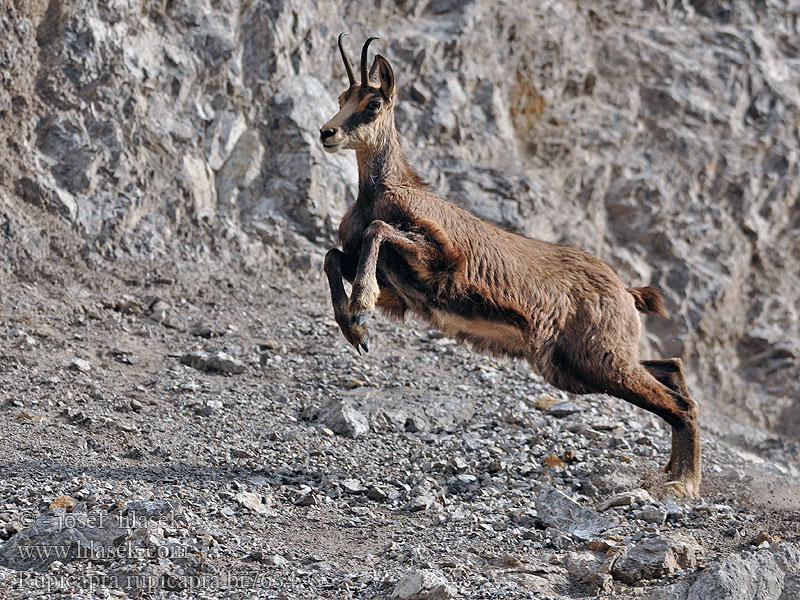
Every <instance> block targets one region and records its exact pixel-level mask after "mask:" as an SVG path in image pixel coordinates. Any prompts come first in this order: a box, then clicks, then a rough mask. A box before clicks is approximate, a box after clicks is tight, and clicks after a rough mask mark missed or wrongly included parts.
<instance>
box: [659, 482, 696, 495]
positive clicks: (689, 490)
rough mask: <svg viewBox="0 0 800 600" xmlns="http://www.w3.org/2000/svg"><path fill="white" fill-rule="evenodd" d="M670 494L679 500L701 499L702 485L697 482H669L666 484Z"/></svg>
mask: <svg viewBox="0 0 800 600" xmlns="http://www.w3.org/2000/svg"><path fill="white" fill-rule="evenodd" d="M664 487H665V488H667V491H668V493H670V494H672V495H673V496H675V497H677V498H699V497H700V489H699V488H700V485H699V483H698V482H696V481H679V480H673V481H668V482H666V483H665V484H664Z"/></svg>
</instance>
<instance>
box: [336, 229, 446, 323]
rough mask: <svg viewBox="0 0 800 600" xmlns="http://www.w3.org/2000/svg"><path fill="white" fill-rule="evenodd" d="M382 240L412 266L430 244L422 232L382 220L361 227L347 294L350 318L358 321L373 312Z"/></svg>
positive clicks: (419, 262)
mask: <svg viewBox="0 0 800 600" xmlns="http://www.w3.org/2000/svg"><path fill="white" fill-rule="evenodd" d="M382 244H388V245H389V246H391V247H392V249H393V250H395V251H396V252H397V253H398V254H399V255H400V256H402V257H403V258H404V259H405V260H406V261H408V263H409V264H410V265H411V266H412V268H413V267H414V266H415V265H420V264H422V263H424V261H425V257H426V256H429V255H430V251H431V247H430V245H429V244H428V243H427V242H426V241H425V239H424V238H423V237H422V236H419V235H416V234H411V233H406V232H403V231H400V230H399V229H397V228H396V227H393V226H391V225H389V224H388V223H386V222H384V221H377V220H376V221H373V222H372V223H370V225H369V227H367V228H366V229H365V230H364V236H363V238H362V242H361V254H360V255H359V257H358V269H357V270H356V277H355V280H354V281H353V291H352V293H351V294H350V307H349V311H350V322H351V323H353V324H354V325H361V324H363V323H364V321H366V320H367V319H368V318H369V316H370V315H371V314H372V313H373V312H374V310H375V305H376V303H377V301H378V296H379V295H380V287H379V286H378V279H377V268H378V254H379V252H380V248H381V245H382Z"/></svg>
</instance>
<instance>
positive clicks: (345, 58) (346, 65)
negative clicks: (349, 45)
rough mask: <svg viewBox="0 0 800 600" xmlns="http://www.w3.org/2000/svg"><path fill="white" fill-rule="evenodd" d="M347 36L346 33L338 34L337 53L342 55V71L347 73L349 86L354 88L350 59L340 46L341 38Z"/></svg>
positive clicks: (354, 80)
mask: <svg viewBox="0 0 800 600" xmlns="http://www.w3.org/2000/svg"><path fill="white" fill-rule="evenodd" d="M346 35H348V33H347V32H346V31H344V32H342V33H340V34H339V52H341V53H342V61H343V62H344V70H345V71H347V79H349V80H350V86H351V87H352V86H354V85H355V84H356V78H355V75H353V63H352V62H351V61H350V57H349V56H347V51H345V49H344V46H343V45H342V38H343V37H344V36H346Z"/></svg>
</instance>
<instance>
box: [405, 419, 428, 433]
mask: <svg viewBox="0 0 800 600" xmlns="http://www.w3.org/2000/svg"><path fill="white" fill-rule="evenodd" d="M428 429H430V424H429V423H428V421H427V420H426V419H425V418H424V417H421V416H419V415H409V416H408V417H407V418H406V423H405V430H406V431H408V432H409V433H422V432H425V431H428Z"/></svg>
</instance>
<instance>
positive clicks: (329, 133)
mask: <svg viewBox="0 0 800 600" xmlns="http://www.w3.org/2000/svg"><path fill="white" fill-rule="evenodd" d="M335 134H336V130H335V129H320V130H319V139H321V140H322V141H323V142H324V141H325V140H327V139H328V138H329V137H333V136H334V135H335Z"/></svg>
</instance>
